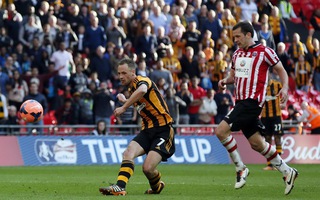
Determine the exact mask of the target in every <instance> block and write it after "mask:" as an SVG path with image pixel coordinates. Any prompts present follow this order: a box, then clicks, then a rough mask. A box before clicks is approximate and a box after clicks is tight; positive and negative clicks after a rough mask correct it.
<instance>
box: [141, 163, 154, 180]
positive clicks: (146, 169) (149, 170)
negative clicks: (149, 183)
mask: <svg viewBox="0 0 320 200" xmlns="http://www.w3.org/2000/svg"><path fill="white" fill-rule="evenodd" d="M154 170H155V169H154V167H153V165H148V164H144V165H143V166H142V171H143V173H144V174H145V175H146V176H147V177H148V175H151V174H153V172H154Z"/></svg>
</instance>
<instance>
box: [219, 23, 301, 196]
mask: <svg viewBox="0 0 320 200" xmlns="http://www.w3.org/2000/svg"><path fill="white" fill-rule="evenodd" d="M253 34H254V29H253V27H252V25H251V23H250V22H247V21H243V22H239V23H238V24H236V25H235V26H234V27H233V37H234V42H235V44H237V46H238V49H237V50H236V51H235V52H234V54H233V56H232V67H231V70H230V72H229V74H228V76H227V77H226V78H224V79H222V80H220V81H219V83H218V85H219V88H220V89H222V90H224V89H226V86H225V85H226V84H234V85H235V98H236V103H235V106H234V108H233V109H232V110H231V111H230V112H229V113H228V114H227V115H226V116H225V118H224V120H222V121H221V123H220V124H219V126H218V127H217V129H216V135H217V137H218V138H219V140H220V141H221V143H222V144H223V145H224V147H225V148H226V149H227V150H228V152H229V154H230V157H231V159H232V160H233V162H234V164H235V166H236V174H237V178H236V183H235V188H236V189H239V188H242V187H243V186H244V185H245V184H246V178H247V176H248V175H249V169H248V168H247V167H246V165H245V164H244V163H243V162H242V159H241V157H240V154H239V152H238V150H237V142H236V140H235V139H234V138H233V136H232V135H231V132H233V131H240V130H241V131H242V132H243V134H244V135H245V137H246V138H247V139H248V141H249V143H250V145H251V147H252V149H254V150H255V151H257V152H259V153H260V154H261V155H263V156H264V157H265V158H266V159H267V160H268V161H270V162H271V164H272V165H273V166H274V167H275V168H276V169H277V170H278V171H279V172H281V173H282V174H283V180H284V181H285V185H286V188H285V191H284V194H286V195H287V194H289V193H290V192H291V190H292V188H293V186H294V181H295V179H296V178H297V176H298V171H297V170H296V169H294V168H291V167H289V166H288V165H287V164H286V163H285V162H284V161H283V160H282V158H281V157H280V156H279V154H278V153H277V151H276V149H275V148H274V147H273V146H271V145H270V144H269V143H267V142H266V141H265V140H264V138H263V137H262V136H261V134H260V133H261V131H262V130H263V127H264V126H263V125H262V123H261V122H260V119H259V115H260V113H261V110H262V106H263V105H264V102H265V98H266V88H267V85H268V70H269V68H270V67H272V68H273V71H275V72H276V73H277V74H278V75H279V77H280V80H281V83H282V85H283V87H282V89H281V90H280V91H279V94H278V95H280V99H281V100H280V101H281V103H282V104H285V103H286V101H287V99H288V76H287V73H286V71H285V69H284V68H283V66H282V63H281V61H280V60H279V58H278V56H277V54H276V53H275V51H274V50H273V49H271V48H269V47H265V46H263V45H261V44H259V43H255V42H254V40H253Z"/></svg>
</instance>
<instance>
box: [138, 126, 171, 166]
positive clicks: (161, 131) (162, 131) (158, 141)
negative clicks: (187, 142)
mask: <svg viewBox="0 0 320 200" xmlns="http://www.w3.org/2000/svg"><path fill="white" fill-rule="evenodd" d="M133 140H134V141H136V142H137V143H138V144H139V145H140V146H141V147H142V148H143V149H144V151H145V152H146V154H148V152H149V151H156V152H158V153H159V154H160V155H161V156H162V161H167V160H168V158H170V157H171V156H172V155H173V154H174V152H175V143H174V129H173V128H172V125H165V126H160V127H154V128H148V129H144V130H142V131H141V132H140V133H139V134H138V135H137V136H136V137H135V138H133Z"/></svg>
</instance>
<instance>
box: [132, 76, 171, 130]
mask: <svg viewBox="0 0 320 200" xmlns="http://www.w3.org/2000/svg"><path fill="white" fill-rule="evenodd" d="M141 84H146V85H147V87H148V91H147V93H146V94H145V95H144V96H143V97H142V98H141V99H140V100H139V101H137V102H136V103H135V104H134V106H135V107H136V109H137V111H138V113H139V115H140V116H141V119H142V125H141V126H142V127H141V129H142V130H143V129H147V128H153V127H158V126H164V125H167V124H170V123H172V122H173V119H172V117H171V116H170V113H169V109H168V106H167V104H166V102H165V101H164V99H163V97H162V95H161V94H160V92H159V90H158V88H157V86H156V84H155V83H154V82H152V81H151V80H150V79H149V78H148V77H143V76H137V77H136V78H135V80H134V81H133V85H132V87H131V88H129V92H130V93H131V94H132V93H133V92H134V91H135V90H136V89H137V88H138V87H139V86H140V85H141Z"/></svg>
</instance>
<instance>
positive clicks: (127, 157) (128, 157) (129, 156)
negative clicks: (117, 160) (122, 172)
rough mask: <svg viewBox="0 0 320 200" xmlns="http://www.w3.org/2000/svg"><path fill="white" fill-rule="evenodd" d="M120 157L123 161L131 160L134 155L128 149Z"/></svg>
mask: <svg viewBox="0 0 320 200" xmlns="http://www.w3.org/2000/svg"><path fill="white" fill-rule="evenodd" d="M122 156H123V160H133V159H134V154H133V152H131V151H130V150H129V149H126V150H125V151H124V152H123V154H122Z"/></svg>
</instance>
